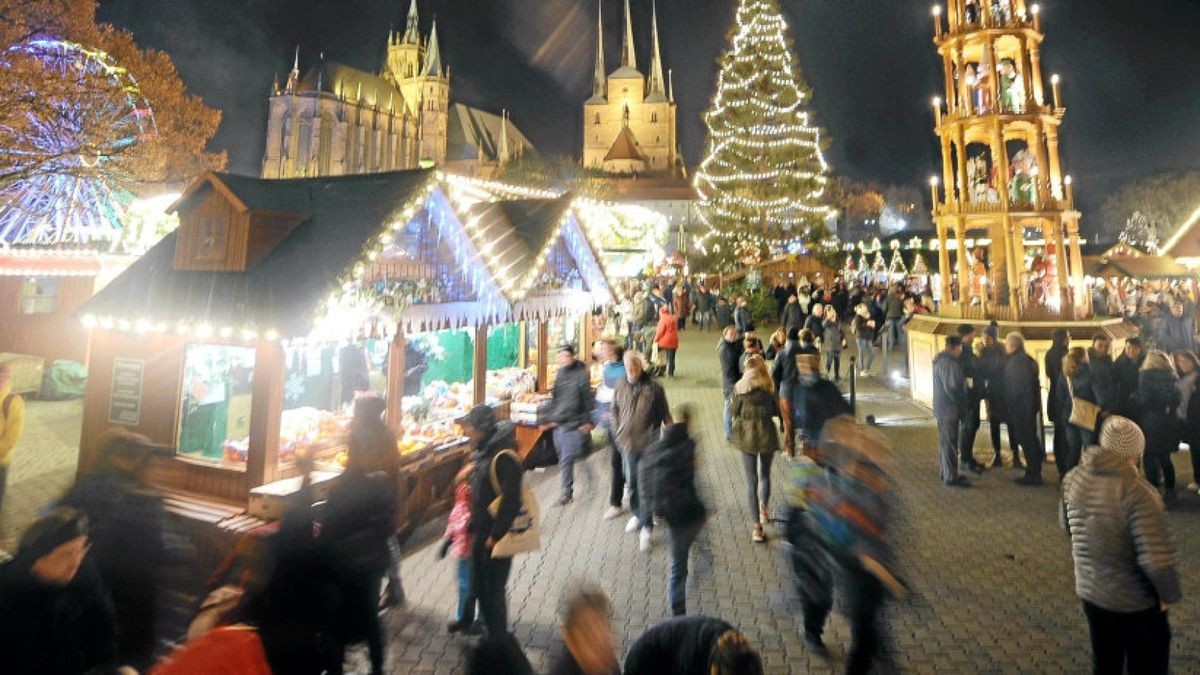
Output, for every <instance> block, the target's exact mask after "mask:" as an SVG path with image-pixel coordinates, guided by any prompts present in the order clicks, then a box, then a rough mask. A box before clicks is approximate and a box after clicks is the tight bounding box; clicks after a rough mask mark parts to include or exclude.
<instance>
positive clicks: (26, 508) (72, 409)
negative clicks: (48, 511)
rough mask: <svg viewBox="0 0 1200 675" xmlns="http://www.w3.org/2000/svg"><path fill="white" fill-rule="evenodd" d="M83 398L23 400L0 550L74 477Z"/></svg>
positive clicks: (0, 523)
mask: <svg viewBox="0 0 1200 675" xmlns="http://www.w3.org/2000/svg"><path fill="white" fill-rule="evenodd" d="M82 416H83V400H82V399H75V400H72V401H37V400H26V401H25V431H24V432H23V433H22V434H21V440H20V441H19V442H18V443H17V447H16V450H14V454H13V459H12V464H11V465H10V466H9V470H8V492H7V494H5V496H4V506H3V509H0V549H4V550H6V551H12V550H14V549H15V548H16V542H17V540H18V539H19V537H20V534H21V532H23V531H24V530H25V528H26V527H28V526H29V524H30V523H32V522H33V521H34V519H35V518H36V517H37V513H38V511H39V510H40V509H41V508H42V507H44V506H45V505H46V504H47V503H49V502H50V501H52V500H54V499H55V498H57V497H58V496H59V495H61V494H62V493H64V492H66V490H67V488H69V487H70V486H71V483H72V482H73V481H74V480H75V464H76V462H77V461H78V458H79V425H80V420H81V418H82Z"/></svg>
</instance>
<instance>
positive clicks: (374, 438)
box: [348, 394, 405, 607]
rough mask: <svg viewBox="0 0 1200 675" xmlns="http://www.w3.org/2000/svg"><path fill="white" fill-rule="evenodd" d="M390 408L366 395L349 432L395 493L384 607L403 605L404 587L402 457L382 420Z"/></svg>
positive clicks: (357, 406)
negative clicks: (400, 532) (399, 535)
mask: <svg viewBox="0 0 1200 675" xmlns="http://www.w3.org/2000/svg"><path fill="white" fill-rule="evenodd" d="M386 409H387V401H386V400H385V399H384V398H383V397H382V396H375V395H370V394H368V395H363V396H359V397H358V398H356V399H355V400H354V417H353V418H352V419H351V420H350V428H349V430H348V431H349V433H350V434H351V435H355V434H357V435H358V436H359V437H360V438H361V442H363V443H365V444H367V445H368V452H369V453H370V455H371V456H372V460H371V461H372V463H373V466H375V468H376V470H378V471H381V472H383V474H384V475H385V477H386V484H387V486H388V488H389V489H390V490H391V492H392V497H391V501H392V504H393V516H394V517H393V520H392V534H391V535H390V536H389V537H388V538H387V546H388V554H389V555H388V567H387V595H386V597H385V604H386V605H387V606H389V607H392V606H396V605H403V604H404V599H405V598H404V586H403V585H402V583H401V580H400V565H401V563H402V561H403V558H404V556H403V554H402V552H401V550H400V542H399V540H397V538H396V535H395V533H396V530H397V528H399V527H400V525H401V524H402V523H401V518H402V515H403V514H401V513H400V504H401V503H402V502H403V500H402V499H401V495H400V492H399V490H400V484H401V481H402V478H401V476H400V456H399V455H398V454H396V435H395V434H394V433H392V430H391V429H389V428H388V426H387V424H386V423H385V422H384V421H383V415H384V412H385V410H386Z"/></svg>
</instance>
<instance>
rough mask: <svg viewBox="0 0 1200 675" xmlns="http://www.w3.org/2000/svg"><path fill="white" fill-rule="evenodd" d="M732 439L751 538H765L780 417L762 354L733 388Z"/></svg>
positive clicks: (753, 359) (773, 386) (749, 365)
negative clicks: (747, 504)
mask: <svg viewBox="0 0 1200 675" xmlns="http://www.w3.org/2000/svg"><path fill="white" fill-rule="evenodd" d="M733 392H734V397H733V442H734V444H735V445H736V446H737V448H738V450H740V451H741V452H742V466H743V468H744V469H745V472H746V483H747V489H748V494H749V501H750V514H751V521H752V522H753V523H754V530H753V533H752V538H753V540H754V541H756V542H763V541H766V534H765V533H764V531H763V524H764V523H766V522H767V520H768V519H769V510H768V504H769V502H770V500H771V460H773V459H774V458H775V453H776V452H777V451H778V450H779V432H778V430H776V428H775V420H774V418H776V417H779V399H778V398H777V397H776V396H775V385H774V383H773V382H771V375H770V373H768V372H767V364H766V362H765V361H763V359H762V357H761V356H757V355H755V356H751V357H750V358H749V359H748V360H747V361H746V372H745V374H744V375H742V379H740V380H738V383H737V384H736V385H735V386H734V388H733Z"/></svg>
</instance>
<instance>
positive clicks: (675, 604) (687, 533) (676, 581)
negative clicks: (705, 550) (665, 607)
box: [667, 520, 704, 616]
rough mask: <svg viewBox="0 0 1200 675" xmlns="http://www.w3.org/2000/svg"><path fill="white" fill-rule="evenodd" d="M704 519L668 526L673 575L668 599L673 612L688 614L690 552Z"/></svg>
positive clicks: (669, 580) (668, 583)
mask: <svg viewBox="0 0 1200 675" xmlns="http://www.w3.org/2000/svg"><path fill="white" fill-rule="evenodd" d="M702 527H704V521H703V520H698V521H696V522H695V523H692V524H690V525H687V526H684V527H671V526H668V527H667V542H668V546H670V549H671V577H670V579H668V581H667V601H668V602H669V603H670V604H671V614H673V615H674V616H680V615H683V614H687V578H688V553H689V552H690V551H691V548H692V544H693V543H694V542H695V541H696V536H697V535H699V534H700V528H702Z"/></svg>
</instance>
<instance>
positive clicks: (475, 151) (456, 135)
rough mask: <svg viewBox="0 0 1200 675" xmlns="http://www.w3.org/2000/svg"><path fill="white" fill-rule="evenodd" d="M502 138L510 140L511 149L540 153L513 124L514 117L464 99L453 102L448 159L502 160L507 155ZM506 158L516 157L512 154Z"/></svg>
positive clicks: (447, 150)
mask: <svg viewBox="0 0 1200 675" xmlns="http://www.w3.org/2000/svg"><path fill="white" fill-rule="evenodd" d="M501 140H505V141H507V145H508V147H509V150H510V151H517V152H518V153H524V154H526V155H529V156H536V155H537V149H536V148H534V147H533V144H532V143H530V141H529V139H528V138H526V137H525V134H523V133H521V130H520V129H518V128H517V126H516V125H515V124H513V121H512V118H507V119H505V118H504V117H502V116H500V115H496V114H494V113H490V112H487V111H485V110H480V109H479V108H472V107H470V106H468V105H464V104H462V103H452V104H451V105H450V119H449V120H448V124H447V129H446V161H458V160H478V159H482V160H484V161H487V162H499V161H500V158H501V157H502V156H505V155H503V153H502V148H501ZM480 153H482V157H481V156H480ZM509 154H510V155H511V154H513V153H512V152H510V153H509ZM506 158H507V159H512V157H510V156H506Z"/></svg>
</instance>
